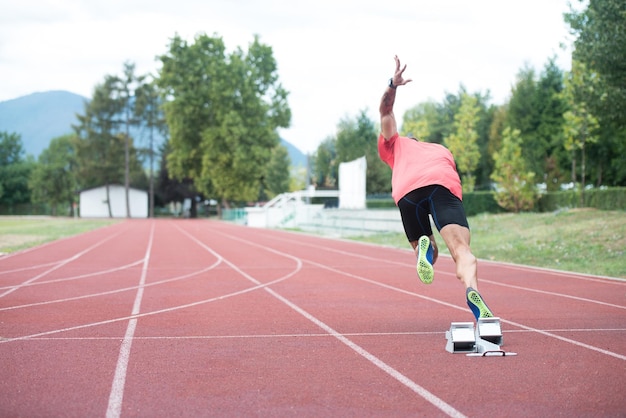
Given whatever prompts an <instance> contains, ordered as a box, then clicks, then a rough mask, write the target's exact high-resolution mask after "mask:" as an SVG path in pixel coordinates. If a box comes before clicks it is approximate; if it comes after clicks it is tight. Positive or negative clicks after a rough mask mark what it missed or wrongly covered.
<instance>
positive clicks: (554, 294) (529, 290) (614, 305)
mask: <svg viewBox="0 0 626 418" xmlns="http://www.w3.org/2000/svg"><path fill="white" fill-rule="evenodd" d="M479 280H480V282H481V283H489V284H493V285H496V286H502V287H508V288H510V289H518V290H524V291H526V292H535V293H540V294H542V295H548V296H558V297H560V298H565V299H573V300H578V301H580V302H588V303H595V304H596V305H603V306H609V307H611V308H618V309H626V306H624V305H616V304H614V303H608V302H602V301H601V300H595V299H588V298H581V297H579V296H571V295H566V294H564V293H557V292H549V291H547V290H539V289H533V288H529V287H524V286H516V285H512V284H508V283H500V282H494V281H493V280H486V279H479Z"/></svg>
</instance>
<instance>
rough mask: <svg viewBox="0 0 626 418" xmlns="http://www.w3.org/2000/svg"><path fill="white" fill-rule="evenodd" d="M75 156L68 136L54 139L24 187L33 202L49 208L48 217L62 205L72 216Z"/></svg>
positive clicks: (75, 181)
mask: <svg viewBox="0 0 626 418" xmlns="http://www.w3.org/2000/svg"><path fill="white" fill-rule="evenodd" d="M75 170H76V153H75V150H74V138H73V137H72V136H71V135H66V136H62V137H59V138H54V139H53V140H52V141H51V142H50V145H49V146H48V148H46V149H45V150H43V152H42V153H41V154H40V155H39V160H38V163H37V164H36V165H35V168H34V169H33V171H32V173H31V177H30V180H29V183H28V186H29V188H30V190H31V200H32V202H33V203H43V204H46V205H48V206H50V209H51V212H52V215H53V216H55V215H57V211H58V208H59V207H63V206H65V208H66V209H67V210H68V213H69V214H70V216H71V215H73V214H74V196H75V194H76V190H77V184H78V182H77V179H76V171H75Z"/></svg>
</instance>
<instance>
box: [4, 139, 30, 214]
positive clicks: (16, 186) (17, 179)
mask: <svg viewBox="0 0 626 418" xmlns="http://www.w3.org/2000/svg"><path fill="white" fill-rule="evenodd" d="M24 154H25V152H24V145H23V144H22V137H21V136H20V135H19V134H17V133H8V132H5V131H3V132H0V204H4V205H8V206H13V205H16V204H20V203H28V202H29V201H30V190H29V188H28V179H29V177H30V173H31V171H32V170H33V168H34V164H35V163H34V161H33V159H32V157H30V156H28V157H27V156H25V155H24Z"/></svg>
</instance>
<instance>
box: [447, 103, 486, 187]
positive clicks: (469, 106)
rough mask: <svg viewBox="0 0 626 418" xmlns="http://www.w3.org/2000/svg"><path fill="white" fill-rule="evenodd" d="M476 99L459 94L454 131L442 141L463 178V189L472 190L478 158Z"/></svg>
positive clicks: (477, 108)
mask: <svg viewBox="0 0 626 418" xmlns="http://www.w3.org/2000/svg"><path fill="white" fill-rule="evenodd" d="M478 112H479V107H478V100H477V99H476V97H474V96H470V95H469V94H467V93H465V94H463V95H462V96H461V107H460V108H459V111H458V113H457V114H456V115H454V127H455V132H453V133H452V134H451V135H449V136H448V137H446V139H445V141H444V143H445V145H446V146H447V147H448V149H449V150H450V152H451V153H452V155H454V158H455V161H456V165H457V169H458V170H459V173H460V174H461V178H462V180H463V190H464V191H466V192H471V191H473V190H474V185H475V180H476V179H475V177H474V170H475V169H476V167H477V165H478V161H479V159H480V150H479V149H478V144H477V139H478V133H477V132H476V125H477V123H478Z"/></svg>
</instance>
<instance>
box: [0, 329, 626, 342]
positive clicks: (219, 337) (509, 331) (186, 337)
mask: <svg viewBox="0 0 626 418" xmlns="http://www.w3.org/2000/svg"><path fill="white" fill-rule="evenodd" d="M541 331H544V332H574V333H597V332H617V333H619V332H626V328H572V329H567V328H560V329H543V330H541ZM534 332H535V331H534V330H527V329H506V330H504V331H503V333H504V334H505V335H507V334H521V333H534ZM342 335H344V336H345V337H397V336H400V337H402V336H419V335H421V336H444V335H445V332H444V331H400V332H344V333H342ZM0 338H1V337H0ZM276 338H277V339H280V338H334V337H333V336H332V335H330V334H328V333H309V334H241V335H176V336H168V335H156V336H154V335H153V336H144V337H134V338H133V339H134V340H228V339H233V340H237V339H276ZM65 340H80V341H90V340H119V337H38V338H34V337H33V338H31V339H30V341H65Z"/></svg>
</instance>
